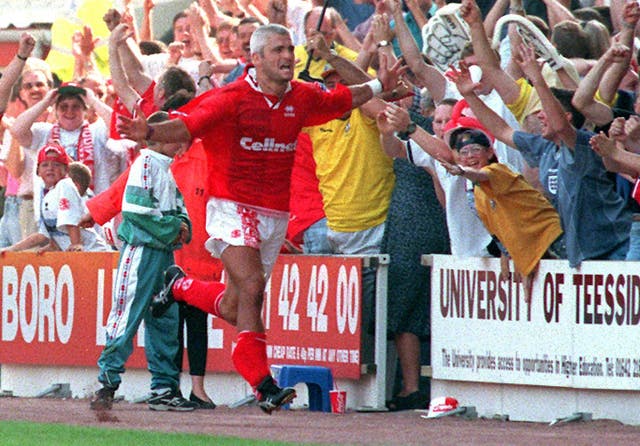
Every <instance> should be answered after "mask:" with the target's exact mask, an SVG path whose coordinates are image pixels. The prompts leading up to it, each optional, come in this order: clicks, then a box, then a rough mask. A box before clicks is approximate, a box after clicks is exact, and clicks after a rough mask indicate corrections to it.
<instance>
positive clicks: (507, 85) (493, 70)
mask: <svg viewBox="0 0 640 446" xmlns="http://www.w3.org/2000/svg"><path fill="white" fill-rule="evenodd" d="M460 14H461V15H462V18H463V19H464V20H465V21H466V22H467V23H468V24H469V30H470V33H471V43H472V44H473V53H474V55H475V56H476V59H477V61H478V65H480V68H482V71H483V73H484V76H485V77H487V78H488V79H491V82H492V84H493V87H494V88H495V89H496V91H497V92H498V94H500V97H501V98H502V100H503V101H504V103H505V104H512V103H514V102H516V101H517V100H518V97H519V95H520V87H519V86H518V84H517V83H516V81H515V80H514V79H513V78H512V77H511V76H509V75H508V74H507V73H506V72H505V71H504V70H503V69H502V68H501V67H500V60H499V58H498V55H497V54H496V53H495V51H493V49H492V48H491V43H490V42H489V39H488V37H487V34H486V33H485V30H484V25H483V23H482V14H481V12H480V8H479V7H478V5H477V3H476V2H475V0H462V5H461V7H460Z"/></svg>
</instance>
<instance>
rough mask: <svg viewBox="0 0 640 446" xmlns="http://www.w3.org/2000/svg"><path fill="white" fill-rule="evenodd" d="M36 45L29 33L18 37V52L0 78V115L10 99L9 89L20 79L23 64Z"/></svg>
mask: <svg viewBox="0 0 640 446" xmlns="http://www.w3.org/2000/svg"><path fill="white" fill-rule="evenodd" d="M35 45H36V40H35V39H34V38H33V36H32V35H31V34H29V33H23V34H22V36H20V42H19V43H18V51H17V52H16V54H15V56H14V58H13V59H11V62H9V65H7V67H6V68H5V70H4V72H3V73H2V77H1V78H0V113H4V111H5V110H6V108H7V104H8V103H9V98H10V97H11V89H12V88H13V85H14V84H15V83H16V81H17V80H18V78H19V77H20V73H22V69H23V68H24V63H25V62H26V60H27V58H28V57H29V56H30V55H31V52H32V51H33V48H34V47H35Z"/></svg>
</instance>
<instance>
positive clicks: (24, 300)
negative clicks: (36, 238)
mask: <svg viewBox="0 0 640 446" xmlns="http://www.w3.org/2000/svg"><path fill="white" fill-rule="evenodd" d="M18 284H19V285H18ZM74 303H75V296H74V285H73V275H72V274H71V269H70V268H69V266H68V265H63V266H62V267H61V268H60V271H59V273H58V276H57V277H56V275H55V273H54V271H53V269H52V268H51V267H49V266H41V267H39V268H38V272H37V273H36V270H35V269H34V267H33V266H32V265H26V266H25V267H24V269H23V270H22V271H21V275H19V274H18V270H17V269H16V268H15V267H13V266H4V267H3V268H2V340H3V341H14V340H16V338H17V337H18V332H19V333H20V334H21V335H22V339H23V340H24V341H25V342H27V343H31V342H33V341H34V339H36V334H37V336H38V337H37V340H38V342H57V341H59V342H61V343H62V344H66V343H67V342H68V341H69V339H70V337H71V332H72V330H73V315H74ZM65 308H66V313H64V310H65Z"/></svg>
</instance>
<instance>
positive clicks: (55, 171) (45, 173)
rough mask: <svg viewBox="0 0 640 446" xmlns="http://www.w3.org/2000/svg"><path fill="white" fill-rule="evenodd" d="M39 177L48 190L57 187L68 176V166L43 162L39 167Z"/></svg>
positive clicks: (53, 162)
mask: <svg viewBox="0 0 640 446" xmlns="http://www.w3.org/2000/svg"><path fill="white" fill-rule="evenodd" d="M38 175H39V176H40V178H42V181H43V182H44V185H45V187H46V188H47V189H50V188H52V187H53V186H55V185H56V184H57V183H58V181H60V180H61V179H63V178H64V177H65V176H66V175H67V166H66V165H64V164H62V163H58V162H55V161H47V160H45V161H42V162H41V163H40V164H39V165H38Z"/></svg>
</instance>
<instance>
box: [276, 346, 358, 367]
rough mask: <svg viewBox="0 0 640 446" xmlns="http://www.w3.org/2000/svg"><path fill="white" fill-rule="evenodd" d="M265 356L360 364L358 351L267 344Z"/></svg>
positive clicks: (309, 361)
mask: <svg viewBox="0 0 640 446" xmlns="http://www.w3.org/2000/svg"><path fill="white" fill-rule="evenodd" d="M267 358H269V359H290V360H300V361H303V362H305V363H312V362H327V363H333V364H360V351H359V350H349V349H326V348H318V347H309V346H302V347H301V346H296V345H271V344H267Z"/></svg>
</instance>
